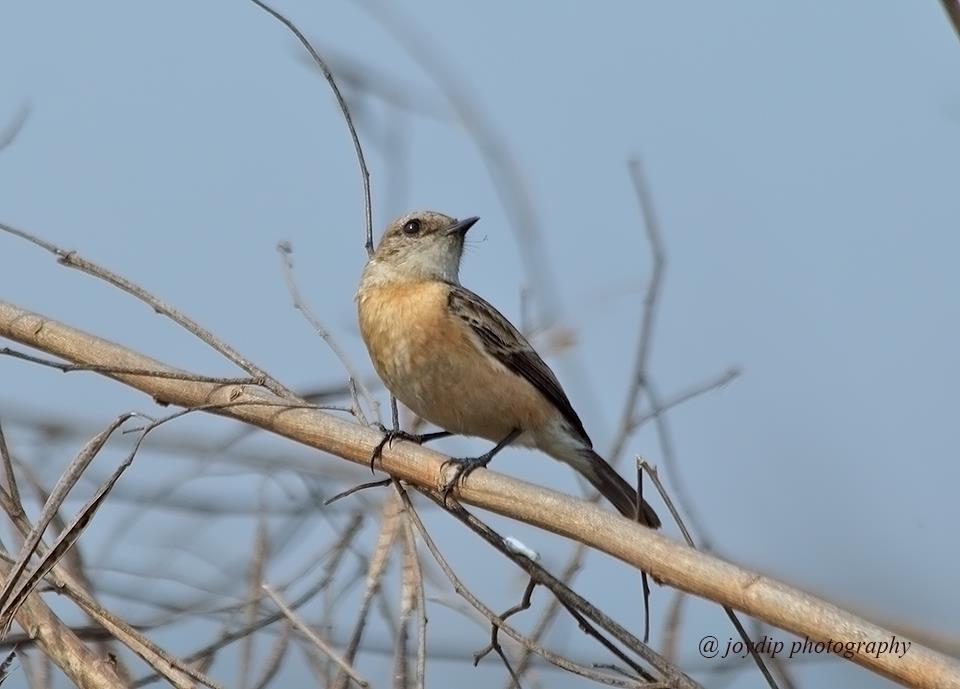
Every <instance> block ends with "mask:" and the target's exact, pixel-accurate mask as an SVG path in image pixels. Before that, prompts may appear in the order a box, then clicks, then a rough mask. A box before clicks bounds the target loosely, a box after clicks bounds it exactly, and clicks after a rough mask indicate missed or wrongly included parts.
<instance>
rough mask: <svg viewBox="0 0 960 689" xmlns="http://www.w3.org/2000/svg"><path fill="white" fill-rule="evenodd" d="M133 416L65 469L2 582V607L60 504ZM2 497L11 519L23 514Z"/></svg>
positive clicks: (118, 420)
mask: <svg viewBox="0 0 960 689" xmlns="http://www.w3.org/2000/svg"><path fill="white" fill-rule="evenodd" d="M132 416H134V414H122V415H120V416H118V417H117V418H116V419H114V420H113V421H112V422H111V423H110V425H109V426H107V428H105V429H104V430H103V431H101V432H100V433H98V434H97V435H96V436H94V437H93V438H92V439H91V440H90V442H88V443H87V444H86V445H85V446H84V447H83V449H82V450H81V451H80V453H79V454H78V455H77V456H76V457H75V458H74V459H73V461H72V462H71V463H70V465H69V466H68V467H67V468H66V470H64V472H63V474H62V475H61V476H60V479H59V480H58V481H57V484H56V485H55V486H54V488H53V490H52V491H50V496H49V498H48V499H47V502H46V504H45V505H44V506H43V510H42V511H41V512H40V517H39V518H38V519H37V524H36V527H34V529H33V530H32V531H31V532H30V533H29V534H27V535H25V537H24V538H25V540H24V543H23V547H22V548H21V549H20V555H19V556H18V557H17V561H16V562H15V563H14V564H13V566H12V567H11V568H10V570H9V572H8V574H7V577H6V579H5V581H4V582H3V587H2V588H0V608H2V609H4V610H6V609H8V608H7V605H8V603H9V599H10V597H11V595H12V594H13V591H14V586H15V585H16V584H17V583H18V582H19V580H20V577H21V575H22V574H23V571H24V569H26V566H27V563H28V562H29V561H30V558H31V557H33V554H34V552H36V549H37V546H38V545H39V544H40V539H41V538H43V532H44V531H45V530H46V528H47V526H48V525H49V524H50V521H51V520H52V519H53V518H54V516H56V514H57V511H58V510H59V509H60V505H61V504H63V501H64V499H65V498H66V497H67V493H69V492H70V490H71V489H72V488H73V486H74V485H76V483H77V481H78V480H79V479H80V476H81V474H83V472H84V471H85V470H86V468H87V466H88V465H89V464H90V462H91V461H93V458H94V457H96V456H97V454H98V453H99V452H100V450H101V449H102V448H103V446H104V444H105V443H106V442H107V439H108V438H109V437H110V436H111V435H113V433H114V431H116V430H117V429H118V428H119V427H120V426H121V425H122V424H123V423H124V422H126V421H127V420H128V419H130V418H131V417H132ZM0 497H2V498H3V499H4V500H3V502H4V505H5V509H6V511H7V513H8V514H9V515H10V516H11V517H14V516H15V514H16V512H18V511H19V512H22V508H20V509H19V510H18V508H17V507H16V506H15V505H11V506H10V507H6V504H7V502H8V500H9V499H10V496H8V495H7V494H6V493H2V494H0ZM10 502H12V501H10ZM2 619H3V615H0V620H2ZM0 628H2V629H4V630H5V629H6V623H4V622H0Z"/></svg>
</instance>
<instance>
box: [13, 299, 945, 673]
mask: <svg viewBox="0 0 960 689" xmlns="http://www.w3.org/2000/svg"><path fill="white" fill-rule="evenodd" d="M0 336H2V337H7V338H9V339H11V340H15V341H17V342H20V343H22V344H25V345H28V346H30V347H34V348H36V349H39V350H42V351H44V352H46V353H48V354H52V355H56V356H59V357H61V358H63V359H66V360H68V361H71V362H74V363H79V364H95V365H106V366H118V367H137V368H140V369H151V370H158V371H171V370H176V369H172V368H171V367H170V366H167V365H166V364H163V363H161V362H159V361H156V360H154V359H151V358H149V357H146V356H144V355H142V354H139V353H137V352H135V351H132V350H130V349H127V348H125V347H123V346H121V345H118V344H116V343H113V342H110V341H108V340H104V339H101V338H98V337H96V336H93V335H90V334H88V333H85V332H82V331H80V330H77V329H75V328H72V327H70V326H67V325H64V324H62V323H59V322H57V321H54V320H51V319H48V318H45V317H43V316H41V315H38V314H35V313H31V312H29V311H26V310H23V309H20V308H18V307H16V306H14V305H12V304H9V303H6V302H2V301H0ZM104 375H110V376H111V377H112V378H115V379H117V380H119V381H121V382H123V383H125V384H127V385H130V386H131V387H134V388H137V389H139V390H142V391H143V392H145V393H147V394H150V395H152V396H153V397H154V398H155V399H157V400H159V401H162V402H166V403H170V404H175V405H179V406H183V407H197V406H201V405H210V404H224V405H229V406H225V407H224V408H222V409H219V410H211V411H215V413H218V414H221V415H223V416H228V417H231V418H235V419H238V420H240V421H244V422H246V423H250V424H253V425H256V426H259V427H261V428H263V429H265V430H268V431H270V432H273V433H276V434H277V435H281V436H284V437H287V438H290V439H292V440H295V441H297V442H300V443H303V444H305V445H309V446H311V447H315V448H317V449H319V450H323V451H325V452H329V453H331V454H334V455H337V456H338V457H342V458H344V459H347V460H350V461H352V462H356V463H358V464H362V465H367V464H368V463H369V461H370V455H371V452H372V450H373V448H374V446H375V445H376V444H377V443H378V441H379V440H380V437H381V434H380V433H379V432H378V431H376V430H374V429H372V428H366V427H363V426H359V425H357V424H354V423H350V422H348V421H344V420H342V419H338V418H336V417H333V416H331V415H329V414H327V413H324V412H322V411H319V410H314V409H304V408H290V409H282V408H279V407H278V406H277V405H278V404H283V403H284V402H283V400H281V399H280V398H278V397H276V396H274V395H272V394H270V393H268V392H266V391H264V390H262V389H257V388H249V387H243V386H237V385H216V384H211V383H202V382H192V381H189V380H177V379H173V378H151V377H148V376H144V375H129V374H123V373H117V374H107V373H105V374H104ZM445 459H447V458H446V457H445V456H444V455H441V454H439V453H437V452H433V451H432V450H429V449H427V448H425V447H420V446H417V445H412V444H410V443H404V442H397V443H395V444H394V445H393V446H392V447H390V448H385V449H384V452H383V458H382V466H383V469H384V470H385V471H387V472H389V473H390V474H392V475H394V476H396V477H397V478H400V479H403V480H405V481H408V482H410V483H413V484H416V485H420V486H424V487H428V488H434V489H435V488H438V487H440V486H441V485H442V483H443V480H444V478H445V476H444V475H443V473H444V472H443V469H442V465H443V462H444V461H445ZM454 494H455V495H456V496H457V497H458V498H459V499H460V500H462V501H463V502H465V503H469V504H472V505H476V506H477V507H481V508H483V509H487V510H490V511H492V512H496V513H497V514H501V515H504V516H507V517H510V518H513V519H517V520H520V521H523V522H526V523H528V524H532V525H534V526H538V527H540V528H543V529H547V530H549V531H552V532H554V533H557V534H560V535H562V536H566V537H568V538H572V539H574V540H577V541H580V542H582V543H585V544H586V545H589V546H590V547H592V548H596V549H597V550H601V551H603V552H605V553H608V554H609V555H612V556H614V557H616V558H618V559H620V560H623V561H624V562H626V563H628V564H630V565H632V566H634V567H636V568H638V569H642V570H645V571H647V572H649V573H651V574H653V575H654V576H656V577H657V578H659V579H661V580H662V581H663V582H664V583H666V584H667V585H669V586H673V587H676V588H678V589H682V590H684V591H687V592H689V593H692V594H694V595H697V596H701V597H703V598H707V599H710V600H713V601H716V602H718V603H721V604H724V605H728V606H730V607H733V608H736V609H737V610H742V611H743V612H745V613H747V614H749V615H752V616H754V617H756V618H758V619H761V620H764V621H766V622H769V623H770V624H772V625H775V626H777V627H780V628H782V629H785V630H788V631H790V632H793V633H794V634H797V635H798V636H801V637H803V636H806V637H809V638H810V639H812V640H814V641H828V640H832V641H842V642H851V641H852V642H858V641H863V642H871V641H873V642H879V641H883V640H889V639H890V638H891V637H892V636H893V632H891V631H889V630H887V629H884V628H882V627H879V626H877V625H874V624H871V623H870V622H867V621H866V620H864V619H861V618H859V617H857V616H856V615H853V614H852V613H849V612H847V611H845V610H843V609H841V608H839V607H837V606H836V605H833V604H831V603H828V602H826V601H823V600H821V599H818V598H816V597H815V596H812V595H810V594H807V593H805V592H803V591H800V590H798V589H795V588H793V587H791V586H788V585H787V584H784V583H781V582H779V581H776V580H773V579H771V578H769V577H766V576H763V575H761V574H758V573H756V572H751V571H749V570H746V569H743V568H741V567H737V566H736V565H733V564H731V563H729V562H725V561H723V560H721V559H719V558H716V557H712V556H710V555H706V554H704V553H700V552H697V551H696V550H693V549H692V548H688V547H687V546H685V545H681V544H679V543H676V542H674V541H672V540H670V539H669V538H667V537H665V536H661V535H659V534H657V533H655V532H653V531H651V530H649V529H647V528H645V527H643V526H640V525H639V524H635V523H633V522H631V521H629V520H627V519H624V518H623V517H621V516H619V515H617V514H614V513H612V512H609V511H607V510H604V509H602V508H601V507H599V506H597V505H594V504H592V503H589V502H586V501H584V500H580V499H578V498H574V497H571V496H569V495H564V494H562V493H558V492H556V491H553V490H549V489H547V488H542V487H540V486H535V485H532V484H529V483H526V482H524V481H520V480H518V479H514V478H510V477H507V476H504V475H502V474H498V473H496V472H493V471H487V470H478V471H476V472H474V473H473V474H471V475H470V477H469V478H468V479H467V480H466V481H465V482H464V483H463V485H462V487H460V488H459V489H455V490H454ZM899 638H900V640H901V641H906V639H903V637H899ZM852 660H853V661H854V662H857V663H859V664H860V665H862V666H864V667H866V668H868V669H870V670H872V671H874V672H877V673H879V674H882V675H885V676H887V677H889V678H891V679H894V680H896V681H898V682H901V683H903V684H905V685H908V686H915V687H929V688H930V689H933V688H936V689H949V688H951V687H952V688H954V689H960V663H958V662H957V661H956V660H953V659H951V658H948V657H947V656H944V655H942V654H940V653H937V652H935V651H933V650H931V649H928V648H925V647H923V646H921V645H919V644H918V643H912V645H911V646H910V648H909V651H908V652H907V653H906V654H905V655H903V657H897V655H896V654H883V655H880V656H879V657H876V658H875V657H873V656H872V655H868V654H864V653H860V654H856V655H855V656H854V657H853V658H852Z"/></svg>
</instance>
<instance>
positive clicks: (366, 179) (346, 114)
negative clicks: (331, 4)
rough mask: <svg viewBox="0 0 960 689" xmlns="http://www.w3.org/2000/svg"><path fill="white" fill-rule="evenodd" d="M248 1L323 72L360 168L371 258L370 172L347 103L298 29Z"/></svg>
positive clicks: (265, 6) (257, 2)
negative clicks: (286, 33) (280, 26)
mask: <svg viewBox="0 0 960 689" xmlns="http://www.w3.org/2000/svg"><path fill="white" fill-rule="evenodd" d="M250 1H251V2H252V3H253V4H254V5H256V6H257V7H259V8H260V9H262V10H263V11H264V12H266V13H267V14H269V15H270V16H271V17H273V18H274V19H276V20H277V21H278V22H280V23H281V24H283V25H284V26H285V27H287V30H288V31H290V33H292V34H293V35H294V36H296V37H297V40H298V41H300V45H302V46H303V47H304V48H305V49H306V51H307V52H308V53H310V57H311V58H313V61H314V62H315V63H316V64H317V67H319V68H320V71H321V72H323V77H324V79H326V80H327V83H328V84H329V85H330V90H331V91H333V95H334V97H335V98H336V99H337V105H338V106H339V107H340V114H341V115H343V121H344V122H345V123H346V125H347V129H349V130H350V140H351V141H353V149H354V151H355V152H356V154H357V164H358V165H359V166H360V178H361V182H362V183H363V213H364V219H365V221H366V242H365V246H366V248H367V255H368V256H372V255H373V205H372V204H371V202H370V171H369V170H367V161H366V160H365V159H364V157H363V147H362V146H361V145H360V137H358V136H357V130H356V128H354V126H353V118H352V117H350V108H348V107H347V101H346V100H344V98H343V94H342V93H340V87H339V86H337V81H336V79H334V78H333V72H331V71H330V68H329V67H328V66H327V63H326V61H325V60H324V59H323V58H322V57H320V53H318V52H317V50H316V48H314V47H313V45H312V44H311V43H310V41H308V40H307V37H306V36H304V35H303V33H302V32H301V31H300V29H299V28H297V25H296V24H294V23H293V22H292V21H291V20H290V19H288V18H287V17H286V16H284V15H283V14H280V12H278V11H277V10H275V9H273V8H272V7H270V6H269V5H268V4H266V3H265V2H261V1H260V0H250Z"/></svg>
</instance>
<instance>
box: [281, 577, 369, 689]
mask: <svg viewBox="0 0 960 689" xmlns="http://www.w3.org/2000/svg"><path fill="white" fill-rule="evenodd" d="M263 590H264V591H266V593H267V595H268V596H270V598H271V599H272V600H273V602H274V603H275V604H276V606H277V607H278V608H280V612H282V613H283V615H284V617H286V618H287V619H288V620H290V623H291V624H292V625H293V626H294V627H296V628H297V629H299V630H300V632H301V633H303V635H304V636H306V637H307V638H308V639H309V640H310V643H312V644H313V645H314V646H316V647H317V648H318V649H319V650H320V651H322V652H323V654H324V655H326V656H327V657H328V658H330V659H331V660H332V661H333V662H335V663H336V664H337V665H338V666H339V667H340V669H341V670H343V671H344V672H345V673H346V674H347V675H348V676H349V677H350V679H352V680H353V681H354V682H356V683H357V684H359V685H360V686H361V687H368V686H370V683H369V682H367V680H365V679H364V678H363V677H361V676H360V674H359V673H357V671H356V670H354V669H353V666H351V665H350V663H349V662H348V661H347V660H346V659H344V658H343V657H341V656H340V654H339V653H337V652H336V651H335V650H333V648H331V647H330V644H328V643H327V642H326V641H324V640H323V639H321V638H320V637H319V636H318V635H317V633H316V632H315V631H314V630H313V629H312V628H311V627H310V625H308V624H307V623H306V622H304V621H303V620H302V619H301V618H300V616H299V615H297V614H296V613H295V612H294V611H293V610H291V609H290V607H289V606H288V605H287V604H286V603H284V602H283V599H282V598H281V597H280V596H279V595H278V594H277V592H276V591H274V590H273V589H272V588H270V587H269V586H267V585H266V584H264V585H263Z"/></svg>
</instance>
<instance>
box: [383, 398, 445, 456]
mask: <svg viewBox="0 0 960 689" xmlns="http://www.w3.org/2000/svg"><path fill="white" fill-rule="evenodd" d="M390 407H391V409H392V410H393V428H387V427H386V426H384V425H383V424H382V423H376V424H374V425H375V426H376V427H377V428H379V429H380V432H381V433H383V438H381V439H380V442H379V443H377V446H376V447H375V448H373V454H372V455H370V472H371V473H372V472H373V467H374V464H375V463H376V461H377V460H378V459H380V456H381V455H382V454H383V448H384V447H387V446H391V445H393V441H394V440H398V439H399V440H407V441H409V442H411V443H416V444H417V445H423V444H424V443H428V442H430V441H431V440H437V439H438V438H446V437H447V436H450V435H453V433H451V432H450V431H435V432H434V433H419V434H417V433H407V432H406V431H404V430H401V429H400V418H399V414H398V413H397V398H396V397H394V396H393V395H391V396H390Z"/></svg>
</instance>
